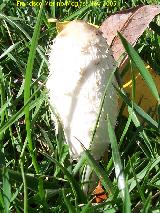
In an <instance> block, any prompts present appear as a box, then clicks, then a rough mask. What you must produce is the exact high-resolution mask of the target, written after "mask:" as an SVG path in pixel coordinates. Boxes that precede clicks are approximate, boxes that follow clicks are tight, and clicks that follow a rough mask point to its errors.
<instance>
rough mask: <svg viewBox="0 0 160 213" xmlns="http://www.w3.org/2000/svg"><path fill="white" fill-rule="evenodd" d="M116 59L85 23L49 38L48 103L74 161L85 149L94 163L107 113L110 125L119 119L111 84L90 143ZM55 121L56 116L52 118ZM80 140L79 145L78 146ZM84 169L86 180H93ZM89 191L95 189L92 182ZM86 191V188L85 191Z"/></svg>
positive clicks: (104, 137) (104, 141) (102, 145)
mask: <svg viewBox="0 0 160 213" xmlns="http://www.w3.org/2000/svg"><path fill="white" fill-rule="evenodd" d="M114 69H115V61H114V58H113V56H112V53H111V50H110V49H109V46H108V45H107V42H106V39H105V38H104V37H103V36H102V33H101V32H100V31H99V30H98V29H97V28H96V27H94V26H93V25H90V24H88V23H86V22H85V21H79V20H74V21H72V22H69V23H68V24H67V25H65V27H64V29H63V30H62V31H61V32H60V33H59V34H58V35H57V36H56V38H55V39H54V40H53V44H52V45H51V46H50V52H49V77H48V81H47V85H46V86H47V88H48V90H49V101H50V104H51V106H53V107H54V109H55V110H56V113H57V115H58V117H59V119H60V122H61V124H62V127H63V130H64V136H65V140H66V143H67V144H68V145H69V149H70V155H71V158H72V159H75V160H79V159H80V157H81V155H82V153H83V152H84V149H83V147H82V145H81V143H82V144H83V146H84V147H85V148H86V149H89V150H90V152H91V154H92V156H93V157H94V159H95V160H97V161H98V160H100V158H101V157H102V156H103V155H104V152H105V150H106V149H107V147H108V144H109V135H108V130H107V120H106V118H107V115H108V116H109V118H110V120H111V123H112V125H113V127H114V126H115V124H116V119H117V115H118V97H117V94H116V91H115V90H114V87H113V85H116V84H117V82H116V79H115V77H113V78H112V81H111V83H110V84H109V87H108V91H107V94H106V98H105V101H104V105H103V109H102V111H101V116H100V119H99V124H98V127H97V130H96V134H95V137H94V140H93V142H92V143H91V137H92V133H93V129H94V126H95V122H96V119H97V115H98V112H99V107H100V103H101V99H102V96H103V94H104V91H105V87H106V84H107V82H108V79H109V76H110V74H111V72H112V71H113V70H114ZM52 117H53V119H54V120H55V117H54V115H53V114H52ZM80 142H81V143H80ZM90 175H91V168H90V166H88V167H87V172H86V175H85V179H84V180H85V181H91V182H92V180H93V179H94V177H95V174H94V175H92V176H94V177H92V178H90ZM91 185H92V186H91V187H90V189H91V188H93V187H95V183H94V184H91ZM84 190H85V191H88V187H87V186H85V187H84Z"/></svg>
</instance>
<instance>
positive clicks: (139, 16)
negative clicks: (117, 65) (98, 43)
mask: <svg viewBox="0 0 160 213" xmlns="http://www.w3.org/2000/svg"><path fill="white" fill-rule="evenodd" d="M159 13H160V6H158V5H145V6H138V7H135V8H131V9H129V10H123V11H120V12H118V13H115V14H113V15H111V16H109V17H108V18H107V19H106V20H105V21H104V22H103V23H102V25H101V27H100V30H101V31H102V33H103V36H104V37H105V38H106V39H107V43H108V44H109V45H110V46H111V49H112V52H113V56H114V58H115V60H118V59H119V57H120V56H121V54H122V53H124V48H123V45H122V43H121V41H120V39H119V37H118V36H117V31H119V32H121V34H122V35H123V36H124V37H125V38H126V39H127V40H128V41H129V42H130V43H131V44H132V45H133V46H134V45H135V44H136V42H137V40H138V38H139V37H140V36H141V35H142V34H143V32H144V31H145V29H146V28H147V27H148V25H149V23H150V22H151V21H152V19H153V18H154V17H155V16H156V15H158V14H159Z"/></svg>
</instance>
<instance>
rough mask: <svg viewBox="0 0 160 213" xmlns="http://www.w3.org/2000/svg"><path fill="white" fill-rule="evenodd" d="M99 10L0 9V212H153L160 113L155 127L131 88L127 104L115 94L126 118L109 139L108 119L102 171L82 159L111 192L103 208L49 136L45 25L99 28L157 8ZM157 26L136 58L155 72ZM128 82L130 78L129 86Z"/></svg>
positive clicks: (51, 33) (48, 35) (8, 5)
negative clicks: (131, 12)
mask: <svg viewBox="0 0 160 213" xmlns="http://www.w3.org/2000/svg"><path fill="white" fill-rule="evenodd" d="M97 2H98V1H97ZM99 2H100V1H99ZM105 2H106V1H101V5H100V6H101V7H98V6H97V7H91V6H90V5H89V1H83V3H84V5H82V6H81V7H80V8H76V7H71V6H69V7H68V8H65V7H64V8H63V7H49V6H48V5H45V6H44V7H43V8H42V9H41V10H39V9H40V8H39V7H29V6H27V7H23V6H18V5H17V4H16V2H13V1H11V0H6V1H3V2H2V3H0V23H1V24H0V212H5V213H7V212H25V213H26V212H57V213H58V212H64V213H65V212H74V213H75V212H77V213H79V212H81V213H86V212H89V213H90V212H107V213H108V212H125V213H129V212H155V213H156V212H159V209H160V203H159V200H160V199H159V198H160V192H159V188H160V152H159V150H160V128H159V127H160V119H159V117H160V112H159V111H160V110H159V111H157V112H156V118H157V119H155V117H152V116H151V115H150V114H149V113H148V112H144V110H142V109H141V108H140V106H138V105H136V104H135V103H134V97H135V95H136V94H135V86H136V85H135V86H133V91H132V94H133V96H132V98H131V99H129V98H128V97H127V95H126V94H125V93H124V91H123V90H120V89H119V88H115V89H116V90H117V93H118V94H119V96H120V97H121V98H122V99H123V100H124V102H125V103H126V104H127V106H128V110H129V117H128V118H124V117H123V116H122V114H121V113H120V114H119V118H118V124H117V127H116V131H115V132H114V130H113V129H112V127H111V125H110V121H109V119H108V130H109V136H110V140H111V146H110V147H109V154H108V155H109V156H108V162H107V163H104V162H103V161H102V162H101V165H102V166H100V165H99V164H97V162H95V161H94V159H93V157H92V156H91V154H90V153H89V152H88V151H86V154H85V159H82V161H85V164H87V163H88V164H90V165H91V166H92V167H93V168H94V170H95V172H96V173H97V175H98V176H99V177H100V178H101V179H102V184H103V186H104V188H105V190H106V191H109V194H108V196H109V197H108V199H107V200H106V201H105V202H103V203H100V204H97V205H92V204H91V200H92V197H91V196H86V195H84V194H83V191H82V185H81V183H80V181H79V176H78V173H79V172H80V165H81V162H78V163H76V162H73V163H72V164H71V163H70V158H69V150H68V146H67V145H66V144H64V143H63V142H64V138H63V134H59V135H58V137H56V136H55V132H54V123H53V121H52V120H51V117H50V111H49V106H48V97H47V91H46V89H45V81H46V79H47V75H48V61H47V54H46V53H47V49H48V47H47V46H48V44H47V42H46V41H48V42H49V41H50V40H51V39H53V38H54V37H55V36H56V28H55V25H54V24H49V23H48V22H47V19H48V18H50V17H56V18H59V19H60V20H73V19H75V18H78V19H84V20H87V21H89V22H92V23H94V24H97V25H100V24H101V22H102V21H103V20H104V18H105V17H106V16H107V15H108V14H111V13H113V12H116V11H119V10H121V9H123V8H130V7H132V6H135V5H139V4H141V3H144V4H151V3H154V2H155V3H157V4H158V1H154V2H153V1H137V0H135V1H130V2H128V3H127V2H124V1H119V2H117V4H116V5H115V6H114V7H112V6H108V7H107V6H103V3H105ZM156 24H159V18H156V20H155V21H154V22H152V24H151V25H152V26H151V28H152V30H147V31H146V32H145V33H144V34H143V36H142V37H141V39H140V40H139V42H138V44H137V45H136V50H137V51H139V50H141V51H140V56H141V57H142V58H143V59H144V60H145V61H146V62H147V63H148V62H149V63H150V64H151V65H154V69H155V70H156V71H157V72H158V70H159V45H160V37H159V31H158V27H157V25H156ZM155 25H156V27H155ZM120 37H121V39H122V42H123V44H124V46H125V48H126V51H127V52H128V54H129V56H130V58H131V64H132V63H133V62H134V64H135V65H136V66H137V67H138V68H139V71H140V73H141V75H142V76H143V78H144V80H145V81H146V83H147V86H148V88H149V89H150V91H151V92H152V93H153V95H154V96H155V98H156V99H157V101H159V94H158V92H157V89H156V85H155V83H154V81H153V80H152V78H151V76H150V75H149V73H148V71H147V70H146V68H145V66H144V64H143V61H142V60H141V58H140V57H139V55H138V54H137V52H136V51H135V50H134V49H133V48H132V47H131V46H130V45H129V44H128V43H127V41H126V40H125V39H124V38H123V37H122V36H121V35H120ZM37 44H38V45H37ZM134 78H135V77H134V73H133V74H132V79H133V82H134V80H135V79H134ZM102 103H103V100H102ZM140 118H141V119H140ZM144 121H145V122H144ZM106 125H107V124H106ZM115 168H118V169H117V170H116V169H115ZM114 169H115V170H114Z"/></svg>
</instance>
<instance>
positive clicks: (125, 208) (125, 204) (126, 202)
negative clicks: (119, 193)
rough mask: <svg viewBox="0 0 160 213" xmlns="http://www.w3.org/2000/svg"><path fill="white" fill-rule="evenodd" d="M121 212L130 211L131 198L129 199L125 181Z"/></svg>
mask: <svg viewBox="0 0 160 213" xmlns="http://www.w3.org/2000/svg"><path fill="white" fill-rule="evenodd" d="M123 213H131V199H130V194H129V190H128V182H127V181H126V184H125V190H124V202H123Z"/></svg>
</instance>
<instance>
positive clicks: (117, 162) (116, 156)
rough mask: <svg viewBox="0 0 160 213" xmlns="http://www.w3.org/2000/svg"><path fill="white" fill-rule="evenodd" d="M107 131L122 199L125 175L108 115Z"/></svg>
mask: <svg viewBox="0 0 160 213" xmlns="http://www.w3.org/2000/svg"><path fill="white" fill-rule="evenodd" d="M108 133H109V139H110V142H111V147H112V157H113V162H114V166H115V173H116V178H117V181H118V187H119V189H120V191H121V194H122V199H123V200H124V194H125V177H124V173H123V167H122V163H121V158H120V153H119V149H118V143H117V139H116V136H115V133H114V130H113V127H112V125H111V122H110V119H109V117H108Z"/></svg>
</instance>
